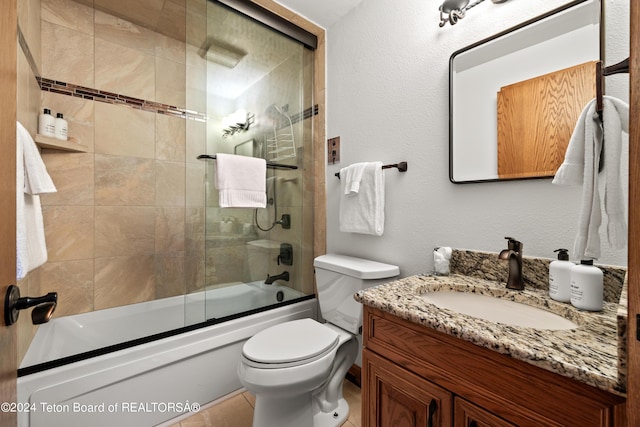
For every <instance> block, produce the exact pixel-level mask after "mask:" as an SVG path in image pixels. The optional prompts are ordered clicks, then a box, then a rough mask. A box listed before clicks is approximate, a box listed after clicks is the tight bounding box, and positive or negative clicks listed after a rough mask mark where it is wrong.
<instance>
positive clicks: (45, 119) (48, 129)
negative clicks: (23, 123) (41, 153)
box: [38, 108, 56, 138]
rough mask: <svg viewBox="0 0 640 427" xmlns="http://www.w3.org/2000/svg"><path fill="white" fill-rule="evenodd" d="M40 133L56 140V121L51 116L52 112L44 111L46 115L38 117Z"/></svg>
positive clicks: (46, 109)
mask: <svg viewBox="0 0 640 427" xmlns="http://www.w3.org/2000/svg"><path fill="white" fill-rule="evenodd" d="M38 133H39V134H40V135H42V136H48V137H49V138H55V136H56V119H54V118H53V116H52V115H51V110H49V109H48V108H45V109H44V113H42V114H40V116H38Z"/></svg>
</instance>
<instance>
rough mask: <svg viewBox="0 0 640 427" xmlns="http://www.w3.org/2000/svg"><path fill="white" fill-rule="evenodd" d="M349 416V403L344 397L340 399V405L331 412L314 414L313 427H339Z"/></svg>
mask: <svg viewBox="0 0 640 427" xmlns="http://www.w3.org/2000/svg"><path fill="white" fill-rule="evenodd" d="M348 417H349V404H348V403H347V401H346V400H345V399H344V398H341V399H340V400H339V401H338V407H337V408H336V409H334V410H333V411H331V412H320V411H318V412H316V413H315V414H313V427H339V426H341V425H342V424H343V423H344V422H345V421H346V420H347V418H348Z"/></svg>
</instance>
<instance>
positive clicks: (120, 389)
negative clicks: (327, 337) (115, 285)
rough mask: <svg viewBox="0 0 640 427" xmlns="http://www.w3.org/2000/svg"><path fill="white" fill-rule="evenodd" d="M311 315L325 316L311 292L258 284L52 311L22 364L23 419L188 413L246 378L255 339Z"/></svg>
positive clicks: (79, 420) (130, 419)
mask: <svg viewBox="0 0 640 427" xmlns="http://www.w3.org/2000/svg"><path fill="white" fill-rule="evenodd" d="M279 299H281V301H279ZM250 304H257V305H258V306H259V307H260V306H263V308H258V309H254V308H253V307H256V305H250ZM267 305H275V307H274V308H270V309H266V310H265V309H264V306H267ZM237 311H246V312H247V313H246V315H244V316H240V317H238V316H236V315H235V314H234V313H236V312H237ZM305 317H312V318H316V317H317V303H316V300H315V298H314V297H313V296H304V295H303V294H301V293H299V292H297V291H295V290H293V289H290V288H287V287H284V286H279V285H271V286H265V285H263V284H260V283H250V284H237V285H234V286H229V287H225V288H220V289H216V290H214V291H207V292H206V293H205V292H201V293H197V294H190V295H188V296H179V297H173V298H166V299H162V300H157V301H151V302H146V303H140V304H132V305H130V306H125V307H117V308H113V309H107V310H99V311H94V312H91V313H84V314H79V315H74V316H66V317H61V318H55V319H52V320H51V321H50V322H49V323H46V324H44V325H41V326H40V327H39V328H38V331H37V333H36V336H35V337H34V339H33V341H32V343H31V345H30V347H29V349H28V351H27V354H26V355H25V357H24V359H23V361H22V363H21V365H20V369H19V370H18V408H17V409H18V426H19V427H27V426H30V427H41V426H42V427H44V426H64V427H73V426H83V427H84V426H88V425H90V426H114V425H117V426H119V427H124V426H132V427H133V426H135V427H145V426H155V425H158V424H161V423H164V422H167V421H168V420H171V419H174V418H178V417H181V416H184V415H185V414H186V413H189V412H193V411H196V410H197V409H198V408H199V407H200V406H202V405H205V404H207V403H209V402H211V401H214V400H216V399H219V398H221V397H223V396H225V395H227V394H230V393H232V392H234V391H236V390H238V389H240V388H241V387H242V386H241V385H240V382H239V381H238V378H237V376H236V366H237V363H238V360H239V357H240V352H241V349H242V345H243V343H244V342H245V341H246V340H247V339H248V338H250V337H251V336H253V335H254V334H255V333H257V332H258V331H260V330H262V329H264V328H266V327H268V326H271V325H274V324H277V323H281V322H285V321H288V320H293V319H299V318H305ZM205 319H207V320H205ZM185 324H186V325H188V326H185Z"/></svg>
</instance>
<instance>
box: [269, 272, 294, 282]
mask: <svg viewBox="0 0 640 427" xmlns="http://www.w3.org/2000/svg"><path fill="white" fill-rule="evenodd" d="M276 280H285V281H287V282H288V281H289V272H288V271H285V272H283V273H281V274H276V275H275V276H269V275H268V274H267V278H266V279H265V281H264V284H265V285H271V284H273V282H275V281H276Z"/></svg>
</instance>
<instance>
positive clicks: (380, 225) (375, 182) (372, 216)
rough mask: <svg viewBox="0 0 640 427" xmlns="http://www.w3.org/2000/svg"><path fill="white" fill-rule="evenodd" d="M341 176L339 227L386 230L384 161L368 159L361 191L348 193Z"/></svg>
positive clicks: (366, 231) (378, 233)
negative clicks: (370, 160)
mask: <svg viewBox="0 0 640 427" xmlns="http://www.w3.org/2000/svg"><path fill="white" fill-rule="evenodd" d="M345 181H346V180H341V185H342V187H343V188H342V191H341V192H340V193H341V194H340V215H339V217H340V231H342V232H346V233H362V234H373V235H376V236H381V235H382V233H383V232H384V174H383V172H382V162H370V163H366V165H365V167H364V169H363V171H362V179H361V181H360V189H359V191H358V193H345V186H346V182H345Z"/></svg>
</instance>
